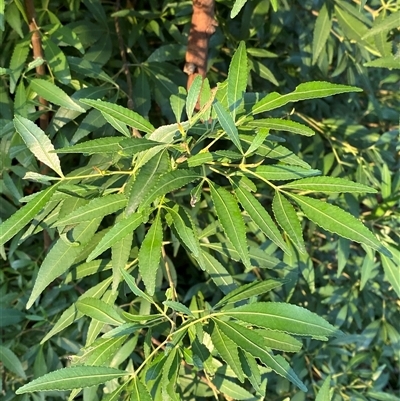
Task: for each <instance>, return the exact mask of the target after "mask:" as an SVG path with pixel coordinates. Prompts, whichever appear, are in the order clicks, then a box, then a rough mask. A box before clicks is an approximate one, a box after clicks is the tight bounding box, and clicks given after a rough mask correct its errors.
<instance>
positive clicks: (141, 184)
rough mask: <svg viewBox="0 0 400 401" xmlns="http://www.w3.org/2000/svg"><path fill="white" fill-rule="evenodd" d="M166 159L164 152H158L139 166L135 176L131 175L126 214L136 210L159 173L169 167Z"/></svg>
mask: <svg viewBox="0 0 400 401" xmlns="http://www.w3.org/2000/svg"><path fill="white" fill-rule="evenodd" d="M167 159H168V157H167V155H166V153H165V152H160V153H158V154H157V155H155V156H154V157H153V158H151V159H150V161H148V162H147V163H146V164H145V165H144V166H142V167H141V169H140V170H139V172H138V173H137V175H136V177H135V176H133V177H132V178H131V179H130V180H129V182H128V185H130V184H131V180H134V181H133V184H132V185H130V188H129V195H128V204H127V206H126V209H125V214H126V216H130V215H131V214H132V213H134V212H135V211H136V209H137V208H138V206H139V205H140V204H141V203H142V200H143V199H144V197H145V196H146V194H148V193H149V192H150V191H151V189H152V188H154V186H155V183H156V181H157V179H158V178H159V177H160V175H161V174H164V173H166V172H167V170H168V168H169V165H168V160H167Z"/></svg>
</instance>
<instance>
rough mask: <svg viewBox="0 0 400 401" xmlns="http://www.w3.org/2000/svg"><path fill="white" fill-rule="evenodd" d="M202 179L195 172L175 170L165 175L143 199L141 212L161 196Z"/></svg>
mask: <svg viewBox="0 0 400 401" xmlns="http://www.w3.org/2000/svg"><path fill="white" fill-rule="evenodd" d="M200 178H201V176H200V175H199V174H197V173H196V172H194V171H193V170H174V171H169V172H168V173H165V174H163V175H162V176H161V177H160V179H159V180H158V181H157V182H156V184H155V186H154V187H153V188H152V189H151V190H150V191H149V192H148V193H147V194H146V196H145V197H144V198H143V200H142V203H141V205H140V207H139V210H143V209H144V208H145V207H147V206H148V205H149V204H150V203H151V202H153V201H154V200H156V199H157V198H158V197H159V196H162V195H165V194H167V193H169V192H172V191H175V190H177V189H179V188H181V187H183V186H184V185H187V184H189V183H190V182H193V181H196V180H199V179H200Z"/></svg>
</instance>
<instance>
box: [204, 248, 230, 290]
mask: <svg viewBox="0 0 400 401" xmlns="http://www.w3.org/2000/svg"><path fill="white" fill-rule="evenodd" d="M197 263H198V264H199V265H200V267H201V268H202V269H203V270H205V271H206V272H207V273H208V274H209V275H210V277H211V280H212V281H214V283H215V284H216V286H217V287H218V288H219V289H220V290H221V291H222V292H223V293H224V294H229V293H230V292H231V291H232V290H234V289H235V288H236V283H235V282H234V280H233V278H232V276H231V275H230V274H229V272H228V270H226V269H225V267H224V266H222V265H221V263H220V262H218V260H217V259H215V258H214V257H213V256H211V255H210V254H209V253H207V252H204V251H202V253H201V258H199V259H197Z"/></svg>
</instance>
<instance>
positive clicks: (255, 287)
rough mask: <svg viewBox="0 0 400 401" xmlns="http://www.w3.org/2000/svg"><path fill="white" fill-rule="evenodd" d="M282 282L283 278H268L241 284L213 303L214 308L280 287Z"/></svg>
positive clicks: (283, 282)
mask: <svg viewBox="0 0 400 401" xmlns="http://www.w3.org/2000/svg"><path fill="white" fill-rule="evenodd" d="M283 284H285V281H284V280H276V279H270V280H265V281H261V282H259V281H258V282H257V281H256V282H254V283H249V284H245V285H242V286H240V287H239V288H236V289H235V290H233V291H231V292H230V293H229V294H228V295H225V296H224V297H223V298H222V299H221V300H220V301H219V302H218V303H216V304H215V306H214V309H216V308H219V307H220V306H221V305H224V304H231V303H234V302H238V301H242V300H244V299H248V298H250V297H254V296H257V295H262V294H266V293H267V292H268V291H271V290H273V289H274V288H277V287H281V286H282V285H283Z"/></svg>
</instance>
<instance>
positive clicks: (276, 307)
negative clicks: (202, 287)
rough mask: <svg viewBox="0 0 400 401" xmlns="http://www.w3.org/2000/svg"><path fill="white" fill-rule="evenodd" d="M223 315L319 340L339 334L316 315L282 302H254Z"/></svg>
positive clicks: (227, 311) (225, 312)
mask: <svg viewBox="0 0 400 401" xmlns="http://www.w3.org/2000/svg"><path fill="white" fill-rule="evenodd" d="M224 315H225V316H229V317H233V318H235V319H238V320H241V321H243V322H246V323H250V324H251V325H255V326H258V327H264V328H266V329H269V330H277V331H283V332H285V333H290V334H295V335H299V336H311V337H313V338H318V339H320V340H325V339H326V337H329V336H335V335H338V334H340V331H339V330H338V329H336V328H335V327H333V326H332V325H331V324H329V323H328V322H327V321H326V320H325V319H323V318H322V317H320V316H318V315H317V314H315V313H312V312H310V311H309V310H307V309H304V308H302V307H300V306H297V305H291V304H287V303H284V302H255V303H252V304H248V305H244V306H239V307H237V308H234V309H229V310H226V311H224Z"/></svg>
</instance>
